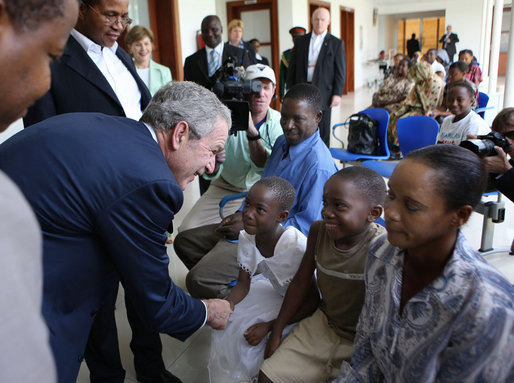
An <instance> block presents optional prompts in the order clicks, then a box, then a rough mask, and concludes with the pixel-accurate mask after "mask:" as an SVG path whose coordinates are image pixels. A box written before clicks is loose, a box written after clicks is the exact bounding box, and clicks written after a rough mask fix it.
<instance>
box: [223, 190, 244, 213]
mask: <svg viewBox="0 0 514 383" xmlns="http://www.w3.org/2000/svg"><path fill="white" fill-rule="evenodd" d="M247 194H248V192H243V193H237V194H231V195H227V196H225V197H223V198H222V199H221V200H220V203H219V206H220V210H219V214H220V217H221V219H223V218H225V214H223V208H224V207H225V205H226V204H227V203H228V202H230V201H233V200H235V199H240V198H244V197H246V195H247Z"/></svg>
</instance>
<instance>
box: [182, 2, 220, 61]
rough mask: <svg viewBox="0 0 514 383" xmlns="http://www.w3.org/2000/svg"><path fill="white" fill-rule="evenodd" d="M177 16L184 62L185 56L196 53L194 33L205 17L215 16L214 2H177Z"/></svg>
mask: <svg viewBox="0 0 514 383" xmlns="http://www.w3.org/2000/svg"><path fill="white" fill-rule="evenodd" d="M178 14H179V20H180V40H181V41H180V44H181V47H182V62H184V61H185V60H186V57H187V56H190V55H192V54H193V53H195V52H196V31H197V30H200V28H201V24H202V20H203V18H204V17H205V16H208V15H215V14H216V4H215V1H214V0H194V1H192V0H179V2H178ZM222 21H223V19H222Z"/></svg>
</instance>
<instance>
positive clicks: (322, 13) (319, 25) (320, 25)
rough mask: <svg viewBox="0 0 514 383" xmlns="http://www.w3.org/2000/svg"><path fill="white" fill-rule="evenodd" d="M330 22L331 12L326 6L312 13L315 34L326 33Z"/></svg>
mask: <svg viewBox="0 0 514 383" xmlns="http://www.w3.org/2000/svg"><path fill="white" fill-rule="evenodd" d="M329 24H330V12H329V11H328V9H326V8H321V7H320V8H317V9H316V10H315V11H314V12H313V13H312V30H313V31H314V33H315V34H317V35H321V34H322V33H324V32H325V31H326V30H327V29H328V26H329Z"/></svg>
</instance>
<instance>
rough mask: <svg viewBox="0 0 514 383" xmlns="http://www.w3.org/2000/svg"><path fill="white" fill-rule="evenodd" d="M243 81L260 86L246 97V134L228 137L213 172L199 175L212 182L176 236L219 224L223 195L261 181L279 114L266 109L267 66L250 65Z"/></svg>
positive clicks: (271, 75) (271, 79)
mask: <svg viewBox="0 0 514 383" xmlns="http://www.w3.org/2000/svg"><path fill="white" fill-rule="evenodd" d="M245 79H246V80H259V81H260V82H261V83H262V89H261V91H260V92H259V93H253V94H249V95H247V96H246V100H247V101H248V103H249V106H250V118H249V126H248V130H247V131H240V132H238V133H237V135H231V136H229V138H228V139H227V142H226V144H225V151H224V152H223V153H220V154H219V155H218V156H217V157H216V158H217V161H216V168H215V170H214V172H213V173H211V174H210V175H207V174H204V175H203V178H204V179H207V180H210V181H212V182H211V184H210V186H209V189H207V191H206V192H205V193H204V194H202V196H201V197H200V199H199V200H198V201H196V204H195V205H194V206H193V208H192V209H191V211H190V212H189V213H188V215H187V216H186V217H185V219H184V221H182V224H181V226H180V228H179V231H180V232H183V231H186V230H189V229H194V228H197V227H200V226H205V225H210V224H219V222H220V217H219V212H218V206H219V202H220V200H221V199H222V198H223V197H225V196H227V195H231V194H234V193H241V192H245V191H247V190H248V189H250V188H251V187H252V185H253V184H254V183H255V182H257V181H258V180H259V179H260V178H261V176H262V173H263V171H264V166H266V162H267V161H268V158H269V156H270V154H271V149H272V148H273V145H274V144H275V140H276V139H277V138H278V137H279V136H280V135H282V128H281V127H280V112H277V111H276V110H274V109H271V108H270V107H269V105H270V103H271V100H272V99H273V96H274V94H275V87H276V86H275V84H276V79H275V72H274V71H273V69H271V68H270V67H269V66H267V65H263V64H256V65H250V66H249V67H248V68H247V69H246V74H245ZM241 201H242V200H241V199H238V200H234V201H232V202H229V203H228V204H227V205H226V210H227V211H230V212H234V211H236V210H237V209H238V208H239V206H241Z"/></svg>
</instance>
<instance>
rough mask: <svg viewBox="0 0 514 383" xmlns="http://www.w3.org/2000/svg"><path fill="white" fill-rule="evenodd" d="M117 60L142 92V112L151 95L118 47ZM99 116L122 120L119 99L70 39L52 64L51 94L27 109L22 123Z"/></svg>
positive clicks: (129, 59) (82, 51) (30, 123)
mask: <svg viewBox="0 0 514 383" xmlns="http://www.w3.org/2000/svg"><path fill="white" fill-rule="evenodd" d="M116 56H118V58H119V59H120V60H121V61H122V62H123V64H125V66H126V67H127V69H128V70H129V72H130V73H131V74H132V76H133V77H134V79H135V80H136V82H137V85H138V87H139V91H140V92H141V110H144V108H146V106H147V105H148V103H149V102H150V99H151V97H152V96H151V95H150V91H149V90H148V88H147V87H146V85H145V84H144V82H143V81H142V80H141V78H140V77H139V76H138V74H137V72H136V68H135V66H134V62H133V61H132V59H131V58H130V56H129V55H128V53H127V52H125V51H124V50H123V49H122V48H121V47H118V49H117V50H116ZM74 112H98V113H105V114H108V115H111V116H121V117H125V112H124V111H123V107H122V106H121V103H120V101H119V100H118V97H117V96H116V94H115V93H114V91H113V89H112V88H111V86H110V85H109V82H108V81H107V80H106V78H105V77H104V75H103V74H102V72H100V69H98V67H97V66H96V64H95V63H94V62H93V60H91V58H90V57H89V56H88V54H87V52H86V51H85V50H84V48H82V46H81V45H80V44H79V43H78V42H77V40H75V38H74V37H73V36H70V37H69V39H68V42H67V44H66V49H65V51H64V54H63V55H62V57H61V58H60V59H59V60H57V61H56V62H55V63H53V64H52V84H51V86H50V90H49V91H48V92H47V93H46V94H45V95H44V96H43V97H42V98H41V99H39V100H38V101H36V103H35V104H34V105H33V106H32V107H30V108H29V110H28V113H27V115H26V116H25V118H24V119H23V122H24V124H25V126H26V127H27V126H30V125H33V124H35V123H37V122H39V121H42V120H44V119H46V118H48V117H52V116H55V115H56V114H63V113H74Z"/></svg>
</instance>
